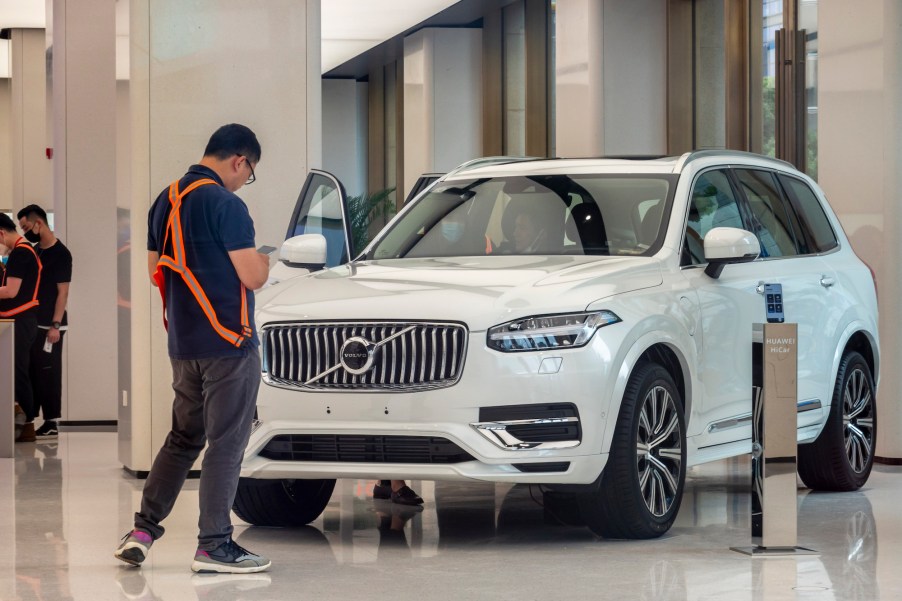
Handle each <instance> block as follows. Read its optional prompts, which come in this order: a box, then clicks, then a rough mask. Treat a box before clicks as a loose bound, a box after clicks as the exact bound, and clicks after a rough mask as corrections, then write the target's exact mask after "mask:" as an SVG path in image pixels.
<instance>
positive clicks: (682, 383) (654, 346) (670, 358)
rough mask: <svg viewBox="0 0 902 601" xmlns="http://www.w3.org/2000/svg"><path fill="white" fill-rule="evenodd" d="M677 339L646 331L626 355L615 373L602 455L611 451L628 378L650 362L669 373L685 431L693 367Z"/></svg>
mask: <svg viewBox="0 0 902 601" xmlns="http://www.w3.org/2000/svg"><path fill="white" fill-rule="evenodd" d="M680 342H686V341H681V340H678V339H677V338H675V337H673V336H671V335H669V334H667V333H666V331H664V330H654V331H648V332H646V333H645V334H643V335H642V336H640V337H639V338H638V339H636V340H635V342H634V343H633V344H632V346H631V347H630V349H629V351H627V353H626V355H625V356H624V358H623V361H622V362H621V363H620V368H619V370H618V371H617V383H616V386H615V387H614V390H613V391H612V395H611V399H610V411H609V414H608V416H607V419H606V420H605V432H604V437H603V439H602V452H603V453H607V452H608V451H609V449H610V448H611V441H612V440H613V438H614V431H615V429H616V427H617V421H618V418H619V416H620V407H621V404H622V401H623V395H624V393H625V391H626V385H627V383H628V382H629V379H630V376H631V375H632V373H633V372H634V371H635V370H636V368H638V367H639V366H640V365H642V364H644V363H647V362H652V363H657V364H659V365H661V366H662V367H663V368H664V369H666V370H667V371H668V373H670V376H671V377H672V378H673V380H674V382H675V383H676V385H677V389H678V391H679V393H680V397H681V401H682V404H683V416H684V418H685V419H686V428H687V431H688V429H689V424H688V422H689V416H690V415H691V413H690V412H691V410H692V392H693V379H692V373H693V366H694V362H693V361H692V360H691V359H690V358H689V357H687V355H686V353H685V352H683V350H682V348H683V346H682V345H681V344H680Z"/></svg>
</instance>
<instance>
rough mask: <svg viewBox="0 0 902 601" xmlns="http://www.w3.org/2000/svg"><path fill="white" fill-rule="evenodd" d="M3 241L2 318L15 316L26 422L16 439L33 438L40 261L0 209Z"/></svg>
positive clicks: (18, 382)
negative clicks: (33, 353)
mask: <svg viewBox="0 0 902 601" xmlns="http://www.w3.org/2000/svg"><path fill="white" fill-rule="evenodd" d="M0 243H2V244H3V245H4V246H6V247H7V248H9V249H11V250H10V253H9V258H8V260H7V263H6V273H4V274H3V279H2V281H0V318H3V319H13V320H15V326H16V327H15V328H14V329H15V334H14V342H13V345H14V350H13V352H14V354H15V377H14V380H15V384H14V386H15V397H16V404H17V405H18V406H19V408H20V410H21V412H24V415H23V416H22V417H23V418H24V423H22V424H21V426H22V427H21V430H20V429H19V421H18V417H19V416H18V415H17V416H16V417H17V422H16V430H17V432H16V442H34V441H35V433H34V418H35V416H36V415H37V410H36V408H35V406H34V394H33V392H32V389H31V378H30V377H29V360H30V358H31V344H32V343H33V342H34V339H35V336H36V335H37V329H38V320H37V305H38V299H37V290H38V283H39V282H40V280H41V262H40V260H39V259H38V256H37V254H36V253H35V251H34V249H33V248H32V247H31V245H30V244H28V242H26V241H25V239H24V238H22V236H20V235H19V232H18V231H16V224H15V223H14V222H13V220H12V219H11V218H10V217H9V215H7V214H6V213H0Z"/></svg>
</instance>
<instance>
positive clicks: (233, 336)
mask: <svg viewBox="0 0 902 601" xmlns="http://www.w3.org/2000/svg"><path fill="white" fill-rule="evenodd" d="M209 184H213V185H217V184H216V182H215V181H213V180H212V179H208V178H207V179H201V180H197V181H196V182H194V183H192V184H191V185H189V186H188V187H187V188H185V189H184V190H183V191H182V192H179V182H178V180H176V181H174V182H172V184H171V185H170V186H169V204H170V205H171V208H170V211H169V218H168V219H167V221H166V234H165V236H164V238H163V246H162V247H161V250H162V252H161V254H160V260H159V261H158V262H157V270H156V271H155V272H154V274H153V279H154V281H155V282H156V283H157V287H158V288H159V289H160V295H161V296H162V297H163V325H165V326H166V329H167V330H168V329H169V320H168V319H167V318H166V278H165V277H164V276H163V269H164V268H169V269H171V270H172V271H174V272H175V273H177V274H179V275H180V276H181V278H182V280H183V281H184V282H185V285H186V286H188V290H190V291H191V294H193V295H194V298H195V299H196V300H197V304H198V305H200V308H201V310H203V312H204V315H206V316H207V319H208V320H209V321H210V325H211V326H212V327H213V330H215V331H216V333H217V334H219V335H220V336H221V337H222V338H223V339H224V340H225V341H226V342H228V343H229V344H231V345H232V346H235V347H240V346H241V345H242V344H244V342H245V341H246V340H248V339H250V338H252V337H253V335H254V332H253V330H251V328H250V320H249V319H248V315H247V293H246V290H247V289H246V288H245V287H244V284H241V333H240V334H239V333H237V332H233V331H232V330H230V329H228V328H227V327H225V326H224V325H222V323H220V321H219V318H217V317H216V310H215V309H213V305H212V304H211V303H210V299H209V298H207V295H206V293H205V292H204V289H203V288H202V287H201V285H200V282H198V281H197V278H196V277H194V273H193V272H192V271H191V269H190V268H189V267H188V264H187V263H186V261H185V240H184V235H183V233H182V216H181V208H182V201H183V200H184V198H185V196H187V195H188V193H190V192H191V191H193V190H196V189H197V188H199V187H200V186H206V185H209ZM170 237H171V239H172V254H171V255H168V254H165V253H166V245H167V243H169V240H170Z"/></svg>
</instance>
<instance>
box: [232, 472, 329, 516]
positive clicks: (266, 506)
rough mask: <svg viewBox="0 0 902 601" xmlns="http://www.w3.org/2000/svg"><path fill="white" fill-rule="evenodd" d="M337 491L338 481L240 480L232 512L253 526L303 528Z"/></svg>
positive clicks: (321, 510)
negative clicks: (334, 491) (335, 489)
mask: <svg viewBox="0 0 902 601" xmlns="http://www.w3.org/2000/svg"><path fill="white" fill-rule="evenodd" d="M334 488H335V480H260V479H257V478H241V479H240V480H239V481H238V491H237V492H236V493H235V502H234V503H233V504H232V510H233V511H234V512H235V515H237V516H238V517H239V518H241V519H242V520H244V521H245V522H247V523H248V524H253V525H254V526H281V527H287V528H293V527H298V526H304V525H306V524H309V523H310V522H312V521H313V520H315V519H316V518H318V517H319V515H320V514H321V513H322V512H323V509H325V508H326V505H327V504H328V503H329V499H330V498H331V497H332V490H333V489H334Z"/></svg>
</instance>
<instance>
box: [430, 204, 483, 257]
mask: <svg viewBox="0 0 902 601" xmlns="http://www.w3.org/2000/svg"><path fill="white" fill-rule="evenodd" d="M439 229H440V230H441V234H442V239H443V243H444V244H443V248H442V251H443V252H442V255H444V256H473V255H483V254H484V255H490V254H492V250H493V248H494V247H493V245H492V240H491V238H489V237H488V236H487V235H486V236H483V240H480V241H479V242H477V241H476V240H474V239H473V237H468V236H466V234H467V231H466V230H467V225H466V215H465V214H464V213H463V212H462V211H460V210H455V211H452V212H450V213H448V214H447V215H445V216H444V217H443V218H442V220H441V222H440V223H439ZM476 244H479V246H478V251H477V246H476ZM483 244H484V246H483Z"/></svg>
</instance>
